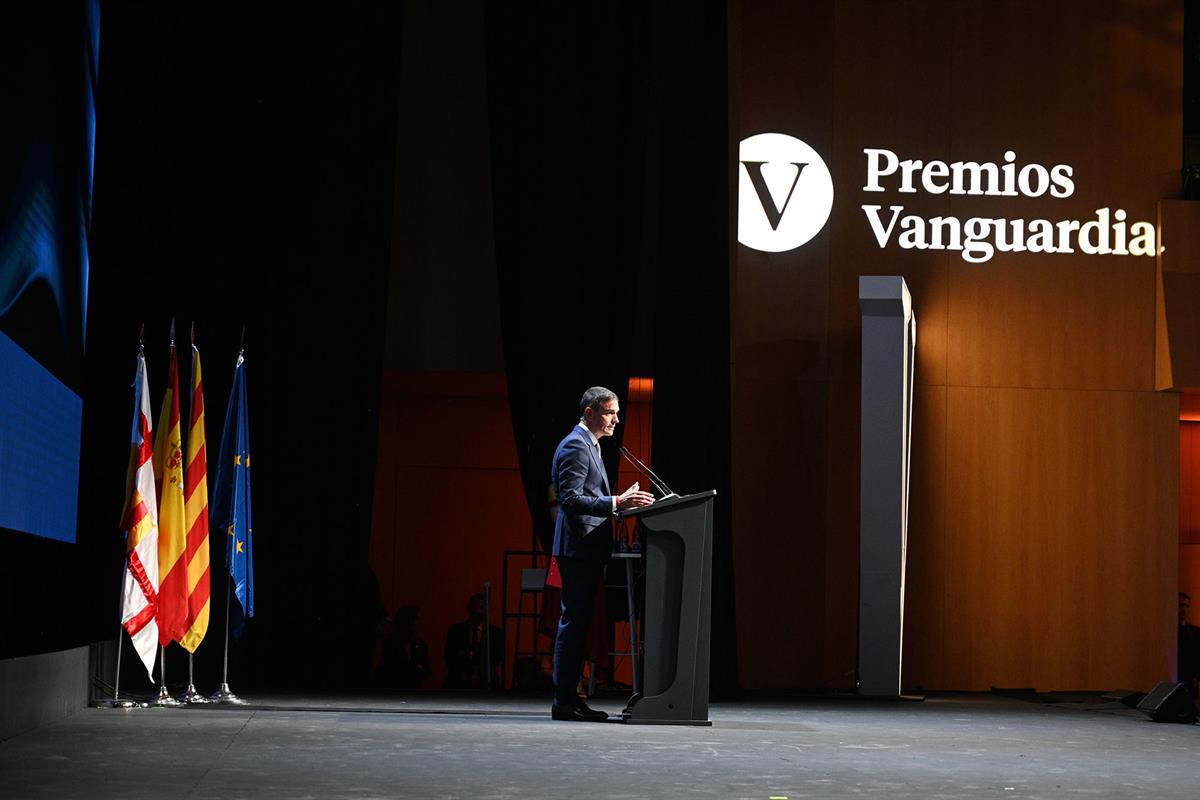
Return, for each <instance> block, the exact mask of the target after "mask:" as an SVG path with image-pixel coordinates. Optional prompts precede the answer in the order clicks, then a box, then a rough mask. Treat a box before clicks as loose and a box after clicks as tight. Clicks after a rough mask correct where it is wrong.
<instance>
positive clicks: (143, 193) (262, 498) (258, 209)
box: [80, 2, 402, 690]
mask: <svg viewBox="0 0 1200 800" xmlns="http://www.w3.org/2000/svg"><path fill="white" fill-rule="evenodd" d="M106 8H108V6H106ZM401 17H402V15H401V9H400V8H399V7H398V6H396V7H394V6H392V5H391V4H358V5H355V4H350V5H347V6H345V7H339V8H338V9H337V10H336V11H328V10H327V12H326V13H322V14H319V15H317V14H314V15H308V14H305V13H300V12H297V11H296V10H295V9H292V10H289V11H287V12H286V13H285V12H281V11H279V10H277V9H273V8H267V7H258V6H255V7H247V8H241V7H238V8H237V9H236V13H235V10H234V9H233V7H232V6H230V7H228V8H223V7H221V6H220V4H218V5H217V6H214V7H209V6H205V7H204V8H198V9H191V10H183V9H180V8H176V7H173V6H163V5H162V4H156V3H144V2H143V3H121V4H111V8H110V9H109V11H108V14H107V16H106V18H105V23H104V35H105V44H104V46H103V47H102V48H101V69H100V76H101V78H100V101H99V109H100V114H99V116H100V123H99V127H98V134H97V148H96V152H97V158H96V217H95V219H96V223H95V228H96V236H95V249H94V252H93V264H94V265H95V268H94V270H93V278H94V279H93V293H92V309H91V315H90V330H89V350H88V361H87V379H88V385H87V386H86V387H85V420H84V437H85V444H84V459H83V465H82V472H83V487H84V489H83V492H82V494H81V516H80V519H81V537H82V536H84V535H85V533H86V534H87V535H91V536H98V537H104V538H105V539H106V540H107V541H108V542H109V543H110V548H109V553H108V555H106V556H105V558H104V560H103V562H102V563H99V564H97V567H96V568H97V569H100V570H102V571H103V574H104V576H105V578H106V579H107V580H106V585H105V587H104V588H103V591H102V592H101V593H100V594H99V596H89V597H88V598H87V602H88V604H89V608H91V607H94V608H97V609H99V612H98V613H99V616H100V617H101V618H102V619H103V621H104V624H103V626H102V627H103V631H102V634H103V635H105V636H111V635H115V633H116V631H117V625H116V611H117V581H118V579H119V578H120V565H121V559H122V552H123V545H122V532H121V531H120V530H119V529H118V528H117V519H118V516H119V512H120V508H121V504H122V502H123V493H124V480H125V464H126V461H127V459H128V447H129V445H128V441H129V424H130V415H131V413H132V401H131V397H130V392H129V385H130V383H131V381H132V377H133V369H134V355H135V353H136V348H137V334H138V328H139V325H140V324H141V323H143V322H144V323H145V324H146V352H147V359H148V362H149V364H148V365H149V370H150V379H151V402H152V405H153V410H154V414H155V415H156V416H157V413H158V407H159V403H160V402H161V397H162V391H163V389H162V386H163V381H164V379H165V376H166V353H167V329H168V325H169V322H170V319H171V317H172V316H174V317H175V318H176V320H177V323H178V325H179V333H180V337H179V339H180V342H179V344H180V359H181V362H180V368H181V379H180V382H181V384H182V385H184V386H186V385H187V376H188V368H189V366H190V355H189V353H188V348H187V331H188V324H189V323H190V322H191V321H192V320H195V321H196V322H197V336H198V345H199V347H200V351H201V356H202V359H203V366H204V382H205V404H206V422H207V445H208V464H209V481H210V483H209V497H210V498H211V497H213V495H214V486H213V484H212V481H213V480H214V479H215V473H216V463H215V462H216V458H217V453H218V451H219V446H220V436H221V430H222V423H223V420H224V414H225V406H226V402H227V399H228V397H229V386H230V382H231V380H232V377H233V367H234V360H235V357H236V354H237V350H238V344H239V339H240V336H241V329H242V325H243V324H244V325H245V326H246V339H245V344H246V368H247V381H248V389H249V396H250V400H249V403H250V428H251V430H250V435H251V447H252V454H253V463H254V478H253V509H254V512H253V516H254V564H255V571H256V602H255V605H256V612H257V613H256V617H255V618H254V619H253V620H252V621H250V622H249V623H248V624H247V627H246V633H245V636H244V637H243V639H242V641H241V642H240V643H239V645H238V647H239V648H240V649H241V651H242V654H243V656H244V658H243V659H242V660H241V663H240V665H239V664H238V662H237V661H233V662H231V675H230V680H231V682H232V683H233V684H234V686H235V688H238V687H239V686H247V685H254V684H256V683H257V684H260V685H261V684H272V685H286V684H294V685H306V686H320V685H328V684H340V685H348V684H353V683H356V682H358V681H360V680H362V679H365V674H359V673H362V672H363V671H364V670H365V667H359V666H358V662H360V661H362V659H361V658H360V657H359V652H360V649H361V648H363V647H367V646H369V644H370V643H371V642H372V641H373V638H374V626H375V624H376V623H377V622H378V619H377V618H373V617H376V615H377V613H378V612H377V608H378V602H377V596H378V588H377V586H376V585H375V583H374V581H373V578H372V576H371V575H370V572H369V570H368V569H367V567H366V563H367V546H368V540H369V532H370V524H371V504H372V498H373V491H374V472H375V460H376V459H375V452H376V445H377V440H378V413H379V385H380V373H381V368H382V361H383V340H384V322H385V315H386V304H387V299H386V298H387V280H388V271H389V264H390V255H391V222H392V201H393V192H394V176H395V169H394V163H395V147H396V129H397V124H398V122H397V93H398V92H397V86H398V76H399V69H400V60H399V43H400V41H401V40H402V36H401V24H402V19H401ZM183 392H184V398H183V399H184V406H185V411H184V413H185V414H186V413H187V412H186V400H187V390H186V389H184V390H183ZM224 538H225V537H223V536H222V535H221V532H220V531H211V532H210V544H211V548H212V549H211V561H212V576H213V609H212V617H211V623H210V627H209V631H208V636H207V638H206V639H205V641H204V643H203V644H202V645H201V646H200V648H199V650H198V651H197V654H196V662H197V663H196V676H197V683H198V684H199V683H201V682H204V683H207V682H208V681H211V679H212V677H213V676H214V675H218V674H220V673H219V668H220V660H221V654H222V648H221V643H222V637H223V633H224V616H223V614H224V602H223V601H224V596H225V591H226V582H225V579H224V575H225V572H224V549H223V548H224V547H225V541H224ZM364 640H365V641H366V643H367V644H363V641H364ZM168 652H169V656H168V660H169V661H170V659H172V658H174V657H175V656H176V655H181V653H182V651H180V650H179V648H171V649H170V650H169V651H168ZM128 653H129V650H128V649H126V655H127V656H128ZM234 654H235V655H236V654H237V649H235V651H234ZM131 662H136V659H130V658H126V659H125V663H123V665H122V666H123V667H124V666H125V664H127V663H131ZM364 663H369V662H364ZM251 668H253V669H254V672H253V673H251V672H250V669H251ZM128 674H129V675H130V676H131V677H133V678H135V679H137V681H138V683H132V682H131V683H130V684H128V687H129V688H130V689H131V690H134V689H135V687H136V686H137V685H139V684H140V683H144V680H145V675H144V672H143V674H142V675H141V677H140V678H137V677H136V675H135V674H134V673H128ZM186 674H187V672H186V658H184V659H183V660H182V661H181V662H180V663H179V664H176V663H175V662H173V661H171V662H170V663H169V665H168V679H169V680H172V681H173V682H174V681H179V680H181V679H183V678H184V677H185V676H186Z"/></svg>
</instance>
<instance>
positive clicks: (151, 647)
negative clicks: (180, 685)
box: [121, 352, 158, 681]
mask: <svg viewBox="0 0 1200 800" xmlns="http://www.w3.org/2000/svg"><path fill="white" fill-rule="evenodd" d="M147 381H148V378H147V377H146V359H145V357H144V356H143V355H142V354H141V353H140V352H139V353H138V366H137V377H136V378H135V379H134V384H133V394H134V400H133V403H134V406H133V435H132V439H131V440H130V452H129V487H128V489H127V490H126V493H125V497H126V501H125V511H124V512H123V513H122V515H121V527H122V528H124V529H125V530H126V536H125V574H124V579H123V581H122V583H121V625H122V626H123V627H124V628H125V631H126V632H127V633H128V634H129V638H130V639H131V640H133V649H134V650H136V651H137V654H138V656H139V657H140V658H141V659H142V663H143V664H145V665H146V674H147V675H149V676H150V680H151V681H153V680H154V655H155V651H156V650H157V649H158V623H157V621H156V619H155V617H156V614H157V612H158V502H157V498H156V497H155V492H154V448H153V446H152V444H151V440H150V431H151V427H150V390H149V388H147V386H146V383H147Z"/></svg>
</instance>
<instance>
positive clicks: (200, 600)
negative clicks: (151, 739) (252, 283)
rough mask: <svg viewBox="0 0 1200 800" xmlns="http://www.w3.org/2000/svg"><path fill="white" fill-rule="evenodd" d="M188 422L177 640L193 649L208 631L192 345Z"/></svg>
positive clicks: (199, 395)
mask: <svg viewBox="0 0 1200 800" xmlns="http://www.w3.org/2000/svg"><path fill="white" fill-rule="evenodd" d="M190 418H191V421H190V422H189V423H188V439H187V467H186V470H185V472H184V482H183V495H184V518H185V520H186V521H187V590H188V596H187V622H188V629H187V631H186V632H185V633H184V634H183V638H182V639H180V640H179V643H180V644H182V645H183V648H184V649H185V650H187V651H188V652H189V653H194V652H196V648H197V647H199V646H200V642H201V641H203V640H204V634H205V633H207V632H208V598H209V591H210V588H211V587H210V584H211V579H210V578H209V569H208V457H207V455H206V454H205V446H204V381H203V380H201V377H200V351H199V350H197V349H196V345H195V344H193V345H192V403H191V414H190Z"/></svg>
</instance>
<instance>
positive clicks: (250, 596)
mask: <svg viewBox="0 0 1200 800" xmlns="http://www.w3.org/2000/svg"><path fill="white" fill-rule="evenodd" d="M211 522H212V527H213V528H215V529H216V530H218V531H224V532H225V534H226V548H225V552H226V558H225V563H226V565H227V566H228V568H229V575H230V578H231V580H232V582H233V593H234V595H235V597H236V598H237V603H234V602H233V601H232V599H231V600H230V609H229V610H230V615H229V620H230V622H229V630H230V633H231V634H232V635H233V636H234V637H235V638H236V637H238V636H240V635H241V633H242V625H243V623H244V621H245V620H246V619H249V618H251V617H253V616H254V553H253V548H252V547H251V541H250V537H251V534H252V533H253V529H254V528H253V525H252V524H251V521H250V425H249V407H248V406H247V398H246V366H245V359H243V358H242V356H241V354H240V353H239V354H238V360H237V366H236V367H235V368H234V371H233V388H232V389H230V392H229V407H228V408H227V409H226V411H225V430H224V432H223V433H222V435H221V455H220V457H219V460H218V461H217V484H216V488H215V492H214V495H213V505H212V512H211Z"/></svg>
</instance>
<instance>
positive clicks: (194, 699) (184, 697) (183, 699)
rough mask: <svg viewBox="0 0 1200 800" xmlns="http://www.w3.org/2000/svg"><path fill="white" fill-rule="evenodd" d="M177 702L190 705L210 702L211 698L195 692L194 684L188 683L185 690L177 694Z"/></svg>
mask: <svg viewBox="0 0 1200 800" xmlns="http://www.w3.org/2000/svg"><path fill="white" fill-rule="evenodd" d="M179 702H180V703H189V704H191V705H199V704H204V703H211V702H212V700H209V699H208V698H207V697H205V696H204V695H202V694H200V693H199V692H197V691H196V687H195V685H194V684H191V683H189V684H188V687H187V691H185V692H184V693H183V694H181V695H179Z"/></svg>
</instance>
